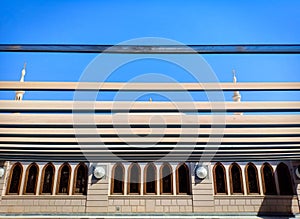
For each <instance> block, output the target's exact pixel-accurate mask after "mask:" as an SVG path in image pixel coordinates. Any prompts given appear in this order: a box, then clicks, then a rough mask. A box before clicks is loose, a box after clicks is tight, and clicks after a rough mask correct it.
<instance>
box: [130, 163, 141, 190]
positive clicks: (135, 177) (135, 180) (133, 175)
mask: <svg viewBox="0 0 300 219" xmlns="http://www.w3.org/2000/svg"><path fill="white" fill-rule="evenodd" d="M140 178H141V170H140V167H139V165H138V164H137V163H133V164H131V165H130V167H129V169H128V179H129V182H128V194H140Z"/></svg>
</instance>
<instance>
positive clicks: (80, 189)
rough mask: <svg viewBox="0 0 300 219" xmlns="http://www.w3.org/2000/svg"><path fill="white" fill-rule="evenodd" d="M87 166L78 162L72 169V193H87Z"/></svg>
mask: <svg viewBox="0 0 300 219" xmlns="http://www.w3.org/2000/svg"><path fill="white" fill-rule="evenodd" d="M87 179H88V168H87V166H86V165H85V163H83V162H81V163H79V164H78V165H77V166H76V168H75V171H74V187H73V188H74V189H73V194H77V195H78V194H82V195H86V194H87Z"/></svg>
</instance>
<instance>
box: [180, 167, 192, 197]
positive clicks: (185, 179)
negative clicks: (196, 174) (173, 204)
mask: <svg viewBox="0 0 300 219" xmlns="http://www.w3.org/2000/svg"><path fill="white" fill-rule="evenodd" d="M177 174H178V177H177V178H178V182H177V183H179V185H178V189H179V191H178V192H179V193H184V194H188V191H189V170H188V167H187V166H186V165H185V164H182V165H180V167H179V168H178V172H177Z"/></svg>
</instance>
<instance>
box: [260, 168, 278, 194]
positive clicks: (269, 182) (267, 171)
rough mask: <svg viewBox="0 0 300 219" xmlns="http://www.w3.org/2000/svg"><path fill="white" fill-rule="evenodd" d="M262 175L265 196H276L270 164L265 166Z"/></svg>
mask: <svg viewBox="0 0 300 219" xmlns="http://www.w3.org/2000/svg"><path fill="white" fill-rule="evenodd" d="M262 174H263V182H264V194H265V195H276V187H275V180H274V173H273V170H272V167H271V166H270V165H269V164H265V165H264V166H263V169H262Z"/></svg>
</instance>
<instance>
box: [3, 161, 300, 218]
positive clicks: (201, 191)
mask: <svg viewBox="0 0 300 219" xmlns="http://www.w3.org/2000/svg"><path fill="white" fill-rule="evenodd" d="M95 165H96V164H92V165H91V167H90V170H89V178H88V190H87V196H84V195H5V192H4V190H5V187H6V183H5V182H6V177H2V178H1V179H0V192H1V194H2V195H1V197H0V213H85V212H86V213H178V212H180V213H193V212H194V213H201V212H205V213H212V214H213V213H237V212H238V213H244V212H247V213H253V214H256V213H257V212H275V213H276V212H287V213H288V212H292V213H294V214H298V213H299V198H300V180H299V179H297V178H296V177H295V176H293V177H294V178H293V177H292V178H293V180H294V183H295V188H296V192H297V195H295V196H264V195H262V194H259V195H246V193H245V194H244V195H215V194H214V188H213V175H212V166H211V164H207V169H208V176H207V178H206V179H204V180H202V181H201V180H197V179H196V178H195V176H194V168H195V165H194V164H193V163H191V164H189V167H190V173H191V191H192V195H176V193H175V192H174V194H173V195H110V186H111V185H110V177H109V176H106V177H104V178H102V179H98V180H97V179H95V178H94V177H93V167H95ZM204 165H205V164H204ZM297 165H298V163H296V162H294V163H292V164H291V168H295V167H296V166H297ZM175 166H176V165H175V164H174V167H175ZM105 168H106V170H107V172H108V173H109V172H110V171H111V166H109V165H108V166H107V167H105ZM6 172H7V171H6ZM6 175H7V173H6Z"/></svg>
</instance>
